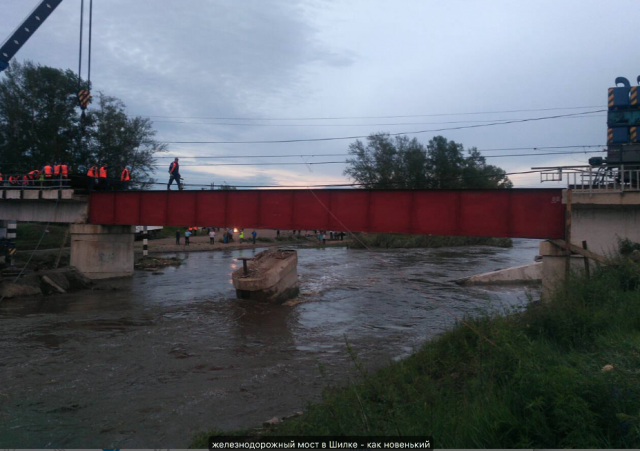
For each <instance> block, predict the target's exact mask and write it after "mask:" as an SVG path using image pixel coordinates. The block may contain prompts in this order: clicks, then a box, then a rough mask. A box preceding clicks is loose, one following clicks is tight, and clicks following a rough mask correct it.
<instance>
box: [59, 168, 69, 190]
mask: <svg viewBox="0 0 640 451" xmlns="http://www.w3.org/2000/svg"><path fill="white" fill-rule="evenodd" d="M60 180H65V182H63V185H66V184H67V183H68V182H67V180H69V165H67V164H61V165H60Z"/></svg>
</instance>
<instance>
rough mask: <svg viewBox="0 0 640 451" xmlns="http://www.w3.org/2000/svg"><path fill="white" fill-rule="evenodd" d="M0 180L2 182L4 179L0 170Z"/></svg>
mask: <svg viewBox="0 0 640 451" xmlns="http://www.w3.org/2000/svg"><path fill="white" fill-rule="evenodd" d="M0 182H4V179H3V178H2V172H0Z"/></svg>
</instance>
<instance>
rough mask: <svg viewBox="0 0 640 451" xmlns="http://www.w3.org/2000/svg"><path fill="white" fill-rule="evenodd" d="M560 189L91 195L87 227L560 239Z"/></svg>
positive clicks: (284, 191) (263, 191)
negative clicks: (278, 230)
mask: <svg viewBox="0 0 640 451" xmlns="http://www.w3.org/2000/svg"><path fill="white" fill-rule="evenodd" d="M561 199H562V191H561V190H559V189H510V190H506V189H505V190H406V191H404V190H359V189H342V190H333V189H326V190H229V191H225V190H220V191H123V192H104V193H102V192H94V193H91V197H90V203H89V222H90V223H91V224H103V225H150V226H151V225H154V226H182V227H189V226H199V227H207V226H215V227H240V228H262V229H280V230H334V231H351V232H378V233H410V234H423V235H426V234H431V235H465V236H494V237H511V238H540V239H562V238H564V206H563V204H562V201H561Z"/></svg>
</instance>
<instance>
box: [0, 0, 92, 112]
mask: <svg viewBox="0 0 640 451" xmlns="http://www.w3.org/2000/svg"><path fill="white" fill-rule="evenodd" d="M61 3H62V0H42V1H41V2H40V3H39V4H38V6H36V7H35V9H34V10H33V11H31V13H30V14H29V15H28V16H27V18H26V19H25V20H24V21H23V22H22V23H21V24H20V25H19V26H18V28H16V29H15V31H14V32H13V33H12V34H11V36H9V37H8V38H7V40H6V41H4V43H3V44H2V46H1V47H0V72H2V71H4V70H5V69H6V68H8V67H9V62H10V61H11V59H12V58H13V57H14V56H15V54H16V53H18V51H19V50H20V49H21V48H22V47H23V46H24V45H25V44H26V42H27V41H28V40H29V38H30V37H31V36H33V33H35V32H36V30H38V28H40V26H41V25H42V24H43V23H44V21H45V20H47V19H48V18H49V16H50V15H51V14H52V13H53V12H54V11H55V9H56V8H57V7H58V6H60V4H61ZM81 8H82V9H81V13H80V57H79V63H78V79H79V80H80V82H81V84H82V78H81V72H82V38H83V31H84V30H83V18H84V0H82V6H81ZM92 16H93V0H91V7H90V12H89V17H90V19H89V69H88V70H89V72H88V78H87V86H80V87H79V88H78V103H79V105H80V108H81V109H82V110H83V111H84V110H85V109H86V108H87V106H88V105H89V103H90V101H91V92H90V90H89V89H90V84H91V20H92V19H91V17H92Z"/></svg>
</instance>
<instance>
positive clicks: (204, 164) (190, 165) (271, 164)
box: [154, 150, 602, 167]
mask: <svg viewBox="0 0 640 451" xmlns="http://www.w3.org/2000/svg"><path fill="white" fill-rule="evenodd" d="M600 152H602V151H601V150H587V151H583V152H546V153H525V154H511V155H487V156H485V155H481V156H479V157H465V158H466V159H481V158H505V157H537V156H541V155H575V154H581V155H584V154H585V153H600ZM343 155H348V154H343ZM346 163H348V161H345V160H343V161H316V162H313V161H310V162H279V163H198V164H182V165H181V166H182V167H203V166H216V167H217V166H285V165H286V166H292V165H323V164H346ZM154 166H159V167H164V166H165V165H164V164H156V165H154Z"/></svg>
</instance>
